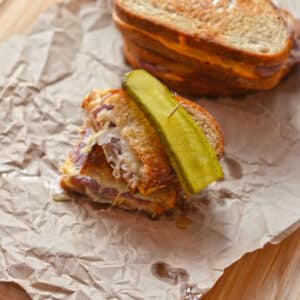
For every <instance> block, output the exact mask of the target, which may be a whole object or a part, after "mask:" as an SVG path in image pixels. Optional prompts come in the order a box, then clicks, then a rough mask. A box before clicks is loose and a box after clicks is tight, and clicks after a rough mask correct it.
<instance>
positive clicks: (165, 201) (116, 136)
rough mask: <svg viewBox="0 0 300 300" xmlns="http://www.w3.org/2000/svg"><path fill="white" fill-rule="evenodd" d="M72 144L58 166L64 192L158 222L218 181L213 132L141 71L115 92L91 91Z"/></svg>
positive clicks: (218, 143) (205, 116)
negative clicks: (179, 202)
mask: <svg viewBox="0 0 300 300" xmlns="http://www.w3.org/2000/svg"><path fill="white" fill-rule="evenodd" d="M82 107H83V109H84V111H85V113H86V118H85V121H84V124H83V126H82V127H81V129H80V139H79V141H78V143H77V145H75V147H74V149H73V150H72V151H71V153H70V155H69V157H68V158H67V160H66V161H65V163H64V165H63V166H62V172H63V177H62V179H61V186H62V188H63V189H65V190H66V191H69V192H76V193H80V194H83V195H86V196H88V197H89V198H90V199H92V200H94V201H96V202H100V203H109V204H112V205H114V206H118V207H121V208H124V209H127V210H140V211H144V212H147V213H148V214H149V215H151V216H158V215H160V214H161V213H163V212H165V211H166V210H169V209H172V208H173V207H174V206H175V203H176V200H177V199H178V196H179V194H184V195H185V198H189V197H190V196H191V195H193V194H194V193H197V192H199V191H201V190H202V189H204V188H205V187H206V186H207V185H209V184H210V183H212V182H214V181H216V180H219V179H221V178H222V177H223V172H222V169H221V167H220V165H219V162H218V159H219V158H220V157H221V156H222V155H223V151H224V142H223V136H222V133H221V130H220V127H219V125H218V124H217V122H216V121H215V119H214V118H213V117H212V116H211V115H210V114H209V113H208V112H207V111H206V110H205V109H203V108H202V107H200V106H199V105H197V104H195V103H194V102H191V101H189V100H187V99H184V98H182V97H179V96H177V95H174V94H172V93H171V92H170V91H169V90H168V88H167V87H166V86H165V85H163V84H162V83H161V82H160V81H158V80H157V79H156V78H154V77H153V76H151V75H150V74H149V73H147V72H146V71H144V70H136V71H133V72H131V73H129V74H127V75H126V77H125V78H124V82H123V89H117V90H104V91H102V90H95V91H92V92H91V93H90V94H88V95H87V96H86V97H85V98H84V99H83V102H82Z"/></svg>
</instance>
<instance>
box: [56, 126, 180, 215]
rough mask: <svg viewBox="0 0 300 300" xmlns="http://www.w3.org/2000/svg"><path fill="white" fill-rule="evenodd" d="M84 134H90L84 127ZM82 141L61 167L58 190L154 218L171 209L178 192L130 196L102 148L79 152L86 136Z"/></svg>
mask: <svg viewBox="0 0 300 300" xmlns="http://www.w3.org/2000/svg"><path fill="white" fill-rule="evenodd" d="M83 131H84V132H86V131H88V132H90V133H91V132H92V130H91V129H90V128H84V129H83ZM88 136H89V135H85V134H82V137H81V140H80V141H79V143H78V144H77V145H76V147H75V148H74V149H73V151H72V152H71V154H70V156H69V157H68V159H67V160H66V161H65V163H64V164H63V166H62V168H61V169H62V172H63V177H62V179H61V187H62V188H63V189H64V190H66V191H68V192H76V193H79V194H82V195H86V196H87V197H89V198H90V199H91V200H93V201H95V202H99V203H103V204H106V203H107V204H111V205H113V206H118V207H121V208H123V209H127V210H139V211H143V212H146V213H148V214H149V215H150V216H152V217H155V216H158V215H160V214H161V213H163V212H165V211H166V210H169V209H171V208H173V207H174V205H175V201H176V197H177V193H178V189H177V186H176V185H174V184H170V185H169V186H168V187H166V188H164V189H161V190H159V191H156V192H154V193H151V194H149V195H147V196H146V195H141V194H138V193H136V194H133V193H131V192H130V191H129V190H128V189H127V184H126V182H124V181H123V180H122V179H116V178H115V177H113V175H112V170H111V168H110V166H109V165H108V163H107V161H106V158H105V155H104V153H103V149H102V147H100V146H98V145H94V146H93V148H92V149H91V150H90V152H89V153H86V154H83V153H82V150H83V149H84V147H85V146H86V145H87V141H88V139H87V137H88Z"/></svg>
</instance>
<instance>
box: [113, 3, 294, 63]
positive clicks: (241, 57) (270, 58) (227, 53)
mask: <svg viewBox="0 0 300 300" xmlns="http://www.w3.org/2000/svg"><path fill="white" fill-rule="evenodd" d="M121 2H122V1H121V0H115V12H116V14H117V15H118V16H119V17H120V18H121V19H122V20H123V21H125V22H126V23H129V24H132V25H134V26H136V27H137V28H140V29H142V30H146V31H149V32H151V33H154V34H158V35H159V36H161V37H163V38H164V39H166V40H170V41H173V42H178V41H180V40H184V42H185V44H186V45H188V46H190V47H193V48H201V49H203V50H204V51H206V52H208V53H215V54H216V55H219V56H221V57H228V58H231V59H234V60H237V61H241V62H245V63H249V64H255V65H261V66H270V65H271V66H274V65H276V64H280V63H283V62H284V60H286V59H287V57H288V55H289V52H290V49H291V47H292V37H291V36H290V38H289V40H288V41H287V43H286V47H285V48H284V50H283V51H281V52H280V53H277V54H273V55H267V54H263V53H261V54H256V53H251V52H247V51H245V50H241V49H236V48H231V47H229V46H227V45H225V44H222V41H221V40H218V41H216V40H215V39H214V37H213V36H211V37H210V36H206V37H205V38H202V37H200V36H196V35H191V34H188V33H187V32H179V31H178V29H176V28H174V27H172V26H171V25H166V24H163V23H160V22H159V21H158V20H157V19H156V18H155V17H153V18H151V17H148V16H139V15H137V14H135V13H133V12H132V11H130V10H129V9H127V8H126V7H125V6H124V5H122V3H121ZM269 3H271V1H270V2H269ZM273 13H274V14H276V15H278V21H279V22H283V20H282V18H281V16H280V13H278V11H277V8H276V7H275V6H273Z"/></svg>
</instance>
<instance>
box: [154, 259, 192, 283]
mask: <svg viewBox="0 0 300 300" xmlns="http://www.w3.org/2000/svg"><path fill="white" fill-rule="evenodd" d="M151 271H152V274H153V276H155V277H156V278H158V279H159V280H162V281H164V282H167V283H169V284H172V285H176V284H178V283H180V282H187V281H188V280H189V277H190V276H189V274H188V272H187V271H186V270H184V269H182V268H175V267H172V266H171V265H169V264H167V263H164V262H157V263H155V264H153V265H152V268H151Z"/></svg>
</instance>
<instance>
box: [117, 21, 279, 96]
mask: <svg viewBox="0 0 300 300" xmlns="http://www.w3.org/2000/svg"><path fill="white" fill-rule="evenodd" d="M114 20H115V23H116V25H117V26H118V28H119V29H120V31H121V33H122V35H123V38H124V41H127V42H130V43H133V44H135V45H137V46H138V47H140V48H143V49H146V50H148V51H150V52H152V53H156V54H158V55H160V56H163V57H165V58H167V59H171V60H173V61H177V62H178V63H181V64H184V65H186V66H189V67H191V68H193V69H194V70H196V72H197V73H199V74H202V75H203V76H205V77H207V78H210V79H214V80H220V81H222V82H224V83H226V84H228V85H233V86H236V87H237V88H238V89H246V90H268V89H272V88H273V87H274V86H276V85H277V84H278V82H279V81H280V80H281V78H282V77H283V74H284V73H285V72H283V70H282V68H281V65H276V66H275V67H274V68H271V69H268V70H267V76H265V75H264V73H266V71H263V74H260V69H261V68H259V67H258V66H254V65H248V66H247V65H246V66H244V67H243V66H239V67H238V69H236V67H237V64H236V63H233V62H231V64H230V65H229V66H227V67H226V68H225V67H224V66H222V65H220V64H218V63H208V62H206V61H205V62H204V61H201V59H200V56H197V58H196V57H195V56H191V53H189V52H182V51H180V53H179V52H178V51H177V50H175V49H173V48H172V47H171V46H170V45H168V46H166V45H167V44H166V43H162V42H161V39H160V38H153V37H150V36H147V35H145V34H144V33H143V32H142V31H141V30H140V29H139V28H136V27H132V26H130V25H128V24H127V23H124V22H120V21H119V19H118V18H114ZM238 94H239V93H238Z"/></svg>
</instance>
